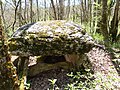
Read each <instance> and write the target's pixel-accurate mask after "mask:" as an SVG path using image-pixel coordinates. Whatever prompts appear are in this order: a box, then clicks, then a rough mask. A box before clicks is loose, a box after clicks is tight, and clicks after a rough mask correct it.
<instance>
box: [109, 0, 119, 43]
mask: <svg viewBox="0 0 120 90" xmlns="http://www.w3.org/2000/svg"><path fill="white" fill-rule="evenodd" d="M119 3H120V2H119V0H117V1H116V5H115V10H114V16H113V18H112V21H111V26H110V35H111V38H112V41H113V42H114V41H117V32H118V23H119V15H118V13H119Z"/></svg>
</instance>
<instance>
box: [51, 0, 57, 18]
mask: <svg viewBox="0 0 120 90" xmlns="http://www.w3.org/2000/svg"><path fill="white" fill-rule="evenodd" d="M51 4H52V8H53V12H54V19H55V20H57V12H56V8H55V4H54V1H53V0H51Z"/></svg>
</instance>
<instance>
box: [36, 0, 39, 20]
mask: <svg viewBox="0 0 120 90" xmlns="http://www.w3.org/2000/svg"><path fill="white" fill-rule="evenodd" d="M36 4H37V21H39V3H38V0H36Z"/></svg>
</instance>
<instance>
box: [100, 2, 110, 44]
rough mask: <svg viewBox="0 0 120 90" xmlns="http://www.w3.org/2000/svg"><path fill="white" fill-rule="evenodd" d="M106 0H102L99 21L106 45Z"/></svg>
mask: <svg viewBox="0 0 120 90" xmlns="http://www.w3.org/2000/svg"><path fill="white" fill-rule="evenodd" d="M107 11H108V9H107V0H102V21H101V31H102V34H103V36H104V42H105V44H106V45H107V44H108V43H109V33H108V19H107V18H108V17H107V13H108V12H107Z"/></svg>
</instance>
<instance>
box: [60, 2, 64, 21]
mask: <svg viewBox="0 0 120 90" xmlns="http://www.w3.org/2000/svg"><path fill="white" fill-rule="evenodd" d="M59 5H60V13H59V14H60V15H59V16H60V18H59V20H63V19H64V0H59Z"/></svg>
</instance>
